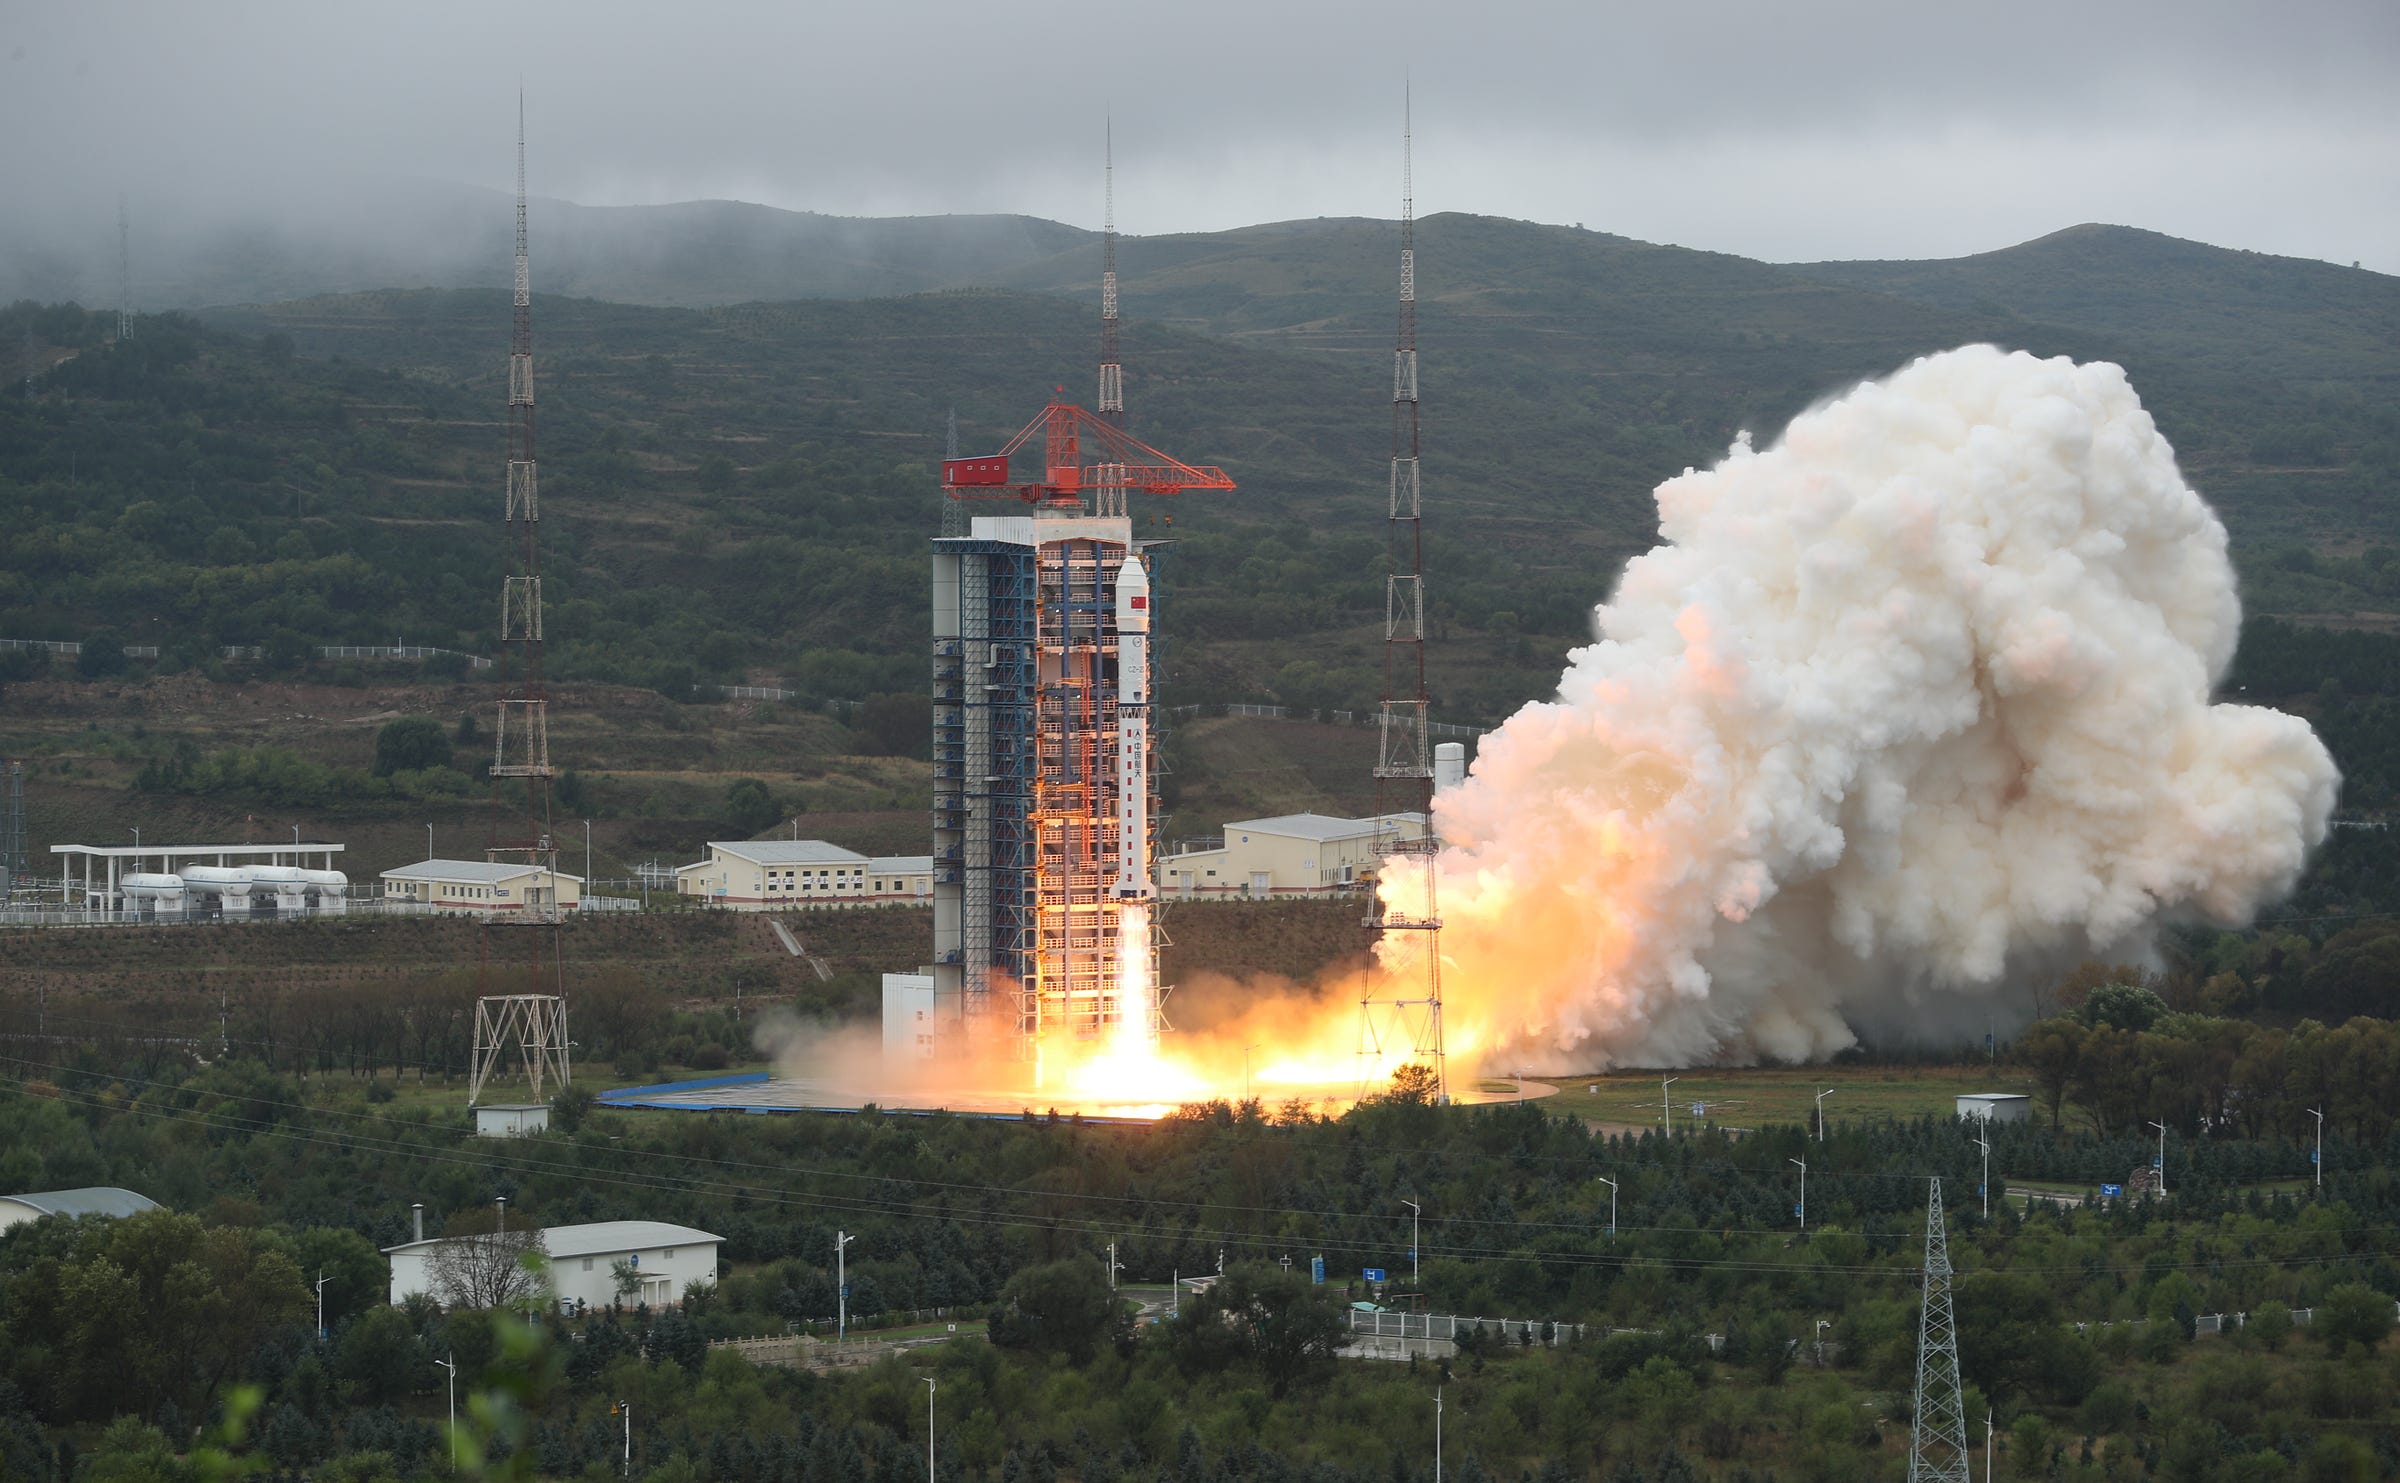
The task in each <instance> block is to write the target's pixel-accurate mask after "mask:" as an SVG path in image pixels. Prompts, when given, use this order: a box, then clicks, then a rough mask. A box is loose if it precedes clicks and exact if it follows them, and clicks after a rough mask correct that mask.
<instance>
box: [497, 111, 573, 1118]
mask: <svg viewBox="0 0 2400 1483" xmlns="http://www.w3.org/2000/svg"><path fill="white" fill-rule="evenodd" d="M503 523H504V525H505V527H506V538H505V547H506V557H505V561H506V565H505V570H504V575H503V576H502V578H501V589H500V665H501V692H500V702H499V706H500V714H499V718H498V721H497V724H496V725H495V726H494V727H493V731H492V835H491V841H490V843H489V845H488V846H487V847H486V849H485V856H486V858H487V859H488V860H490V861H491V862H492V863H494V864H509V865H527V866H532V867H533V868H534V869H536V870H538V871H540V872H541V874H540V875H538V876H536V877H534V884H533V885H531V886H528V887H527V888H526V899H525V900H524V901H523V902H521V903H515V904H513V906H512V909H511V910H510V911H509V912H508V913H507V915H506V919H505V922H504V920H503V917H502V916H501V914H499V913H497V912H488V911H487V912H486V913H484V918H483V922H484V925H483V931H482V939H481V943H480V946H481V954H480V957H481V961H482V978H483V986H482V987H483V990H484V993H485V995H486V996H487V1003H488V1002H494V1001H493V1000H492V998H491V977H492V974H493V970H494V964H493V958H494V952H493V947H494V942H495V934H503V933H515V934H517V935H518V940H517V941H515V942H512V943H510V944H509V948H510V949H511V950H510V951H508V952H506V953H504V954H502V955H501V956H502V957H503V959H504V960H505V961H509V962H513V963H516V964H520V965H521V968H519V969H518V970H517V974H516V988H517V991H518V992H517V993H516V994H514V995H509V996H506V997H507V998H509V999H514V1000H524V999H526V998H528V997H530V998H532V999H536V1000H542V1001H547V1002H546V1003H543V1004H537V1005H525V1004H520V1005H519V1006H518V1007H517V1009H516V1010H515V1014H516V1015H518V1016H521V1017H522V1018H521V1020H520V1023H522V1024H524V1025H526V1026H529V1027H535V1028H538V1030H539V1032H540V1033H538V1034H534V1035H533V1036H532V1037H531V1038H529V1039H523V1051H524V1055H525V1063H526V1070H527V1073H528V1076H529V1078H530V1079H531V1080H532V1081H533V1082H534V1084H535V1085H536V1086H537V1087H538V1086H539V1085H540V1083H541V1072H540V1070H539V1069H538V1068H539V1067H541V1066H543V1065H545V1064H547V1065H552V1066H554V1067H555V1068H556V1069H555V1071H554V1072H553V1074H554V1075H555V1076H556V1077H557V1078H558V1079H559V1080H561V1081H563V1080H564V1079H565V1078H566V1074H567V1061H566V1056H567V1051H566V1002H565V995H566V977H565V968H564V965H563V963H562V962H561V954H560V949H561V947H562V937H563V932H562V928H561V925H560V923H561V917H562V915H563V913H562V911H561V908H560V906H559V902H558V840H557V838H556V836H555V835H554V834H553V833H552V830H551V822H550V779H551V775H552V769H551V766H550V701H549V696H548V694H547V692H546V691H545V690H544V688H543V681H542V551H541V492H540V485H539V481H538V480H537V478H536V474H535V465H534V437H533V278H532V275H531V272H530V271H529V269H528V266H527V257H526V245H525V99H524V95H523V94H522V93H520V94H519V95H518V97H517V261H516V296H515V311H514V323H513V326H512V329H511V334H510V338H509V353H508V485H507V494H506V504H505V507H504V512H503ZM512 778H521V779H523V780H524V789H525V791H524V794H523V802H522V804H521V806H520V807H518V808H511V807H510V805H509V803H508V802H507V799H506V795H507V793H508V792H510V791H512V789H511V787H510V785H509V783H508V782H507V781H505V780H507V779H512ZM485 1013H486V1010H485V1008H484V1007H482V1006H479V1007H478V1010H477V1016H478V1020H479V1021H480V1020H481V1019H482V1017H483V1015H484V1014H485ZM512 1028H513V1026H512ZM521 1038H522V1037H521ZM553 1039H555V1043H552V1041H553ZM479 1053H480V1052H479ZM476 1081H477V1090H478V1092H479V1091H480V1089H481V1084H482V1077H481V1076H480V1075H479V1076H478V1077H477V1079H476Z"/></svg>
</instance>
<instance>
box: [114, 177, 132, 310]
mask: <svg viewBox="0 0 2400 1483" xmlns="http://www.w3.org/2000/svg"><path fill="white" fill-rule="evenodd" d="M117 338H118V339H120V340H130V339H132V338H133V227H132V224H131V222H130V221H129V220H128V218H127V217H126V215H125V193H124V192H123V191H119V192H118V193H117Z"/></svg>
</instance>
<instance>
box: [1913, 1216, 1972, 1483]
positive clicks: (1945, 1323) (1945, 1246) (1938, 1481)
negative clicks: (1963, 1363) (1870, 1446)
mask: <svg viewBox="0 0 2400 1483" xmlns="http://www.w3.org/2000/svg"><path fill="white" fill-rule="evenodd" d="M1927 1183H1928V1184H1929V1185H1930V1186H1931V1189H1930V1191H1929V1193H1928V1194H1927V1196H1926V1202H1925V1297H1924V1308H1923V1310H1922V1311H1921V1313H1920V1315H1919V1317H1918V1323H1917V1398H1916V1408H1915V1415H1916V1423H1915V1431H1914V1434H1913V1435H1912V1437H1911V1439H1910V1445H1909V1456H1908V1483H1974V1480H1973V1479H1972V1478H1971V1477H1970V1476H1969V1472H1970V1468H1969V1464H1968V1457H1969V1454H1968V1452H1967V1417H1966V1408H1965V1405H1964V1400H1965V1395H1964V1392H1963V1390H1962V1389H1961V1387H1960V1384H1959V1379H1958V1324H1957V1321H1956V1319H1955V1318H1954V1317H1953V1316H1952V1314H1951V1309H1950V1242H1949V1238H1948V1237H1947V1236H1946V1235H1945V1234H1944V1232H1943V1230H1942V1182H1941V1181H1940V1180H1939V1179H1933V1180H1929V1181H1927Z"/></svg>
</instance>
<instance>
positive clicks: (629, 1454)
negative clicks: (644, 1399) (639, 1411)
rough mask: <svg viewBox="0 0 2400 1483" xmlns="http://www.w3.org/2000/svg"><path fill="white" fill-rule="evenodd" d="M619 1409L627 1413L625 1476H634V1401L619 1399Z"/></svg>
mask: <svg viewBox="0 0 2400 1483" xmlns="http://www.w3.org/2000/svg"><path fill="white" fill-rule="evenodd" d="M617 1409H618V1410H620V1411H622V1412H624V1413H625V1476H626V1477H628V1478H630V1477H632V1476H633V1402H631V1401H619V1402H617Z"/></svg>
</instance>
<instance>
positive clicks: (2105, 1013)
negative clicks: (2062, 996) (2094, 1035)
mask: <svg viewBox="0 0 2400 1483" xmlns="http://www.w3.org/2000/svg"><path fill="white" fill-rule="evenodd" d="M2166 1012H2167V1001H2165V1000H2164V999H2161V998H2159V997H2158V995H2157V994H2156V993H2155V992H2153V991H2151V990H2149V989H2147V988H2144V987H2142V986H2141V985H2140V984H2126V983H2108V984H2102V985H2100V986H2099V987H2098V988H2096V989H2094V990H2092V992H2091V994H2090V996H2089V997H2087V998H2086V999H2085V1000H2084V1001H2083V1008H2082V1009H2080V1010H2078V1011H2076V1018H2078V1019H2080V1020H2082V1021H2083V1022H2084V1023H2085V1024H2087V1025H2090V1026H2093V1027H2094V1028H2098V1027H2101V1026H2110V1027H2113V1028H2116V1029H2119V1030H2133V1031H2141V1030H2147V1029H2149V1028H2150V1027H2151V1026H2152V1025H2155V1024H2157V1023H2158V1020H2159V1016H2161V1015H2163V1014H2165V1013H2166Z"/></svg>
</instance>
